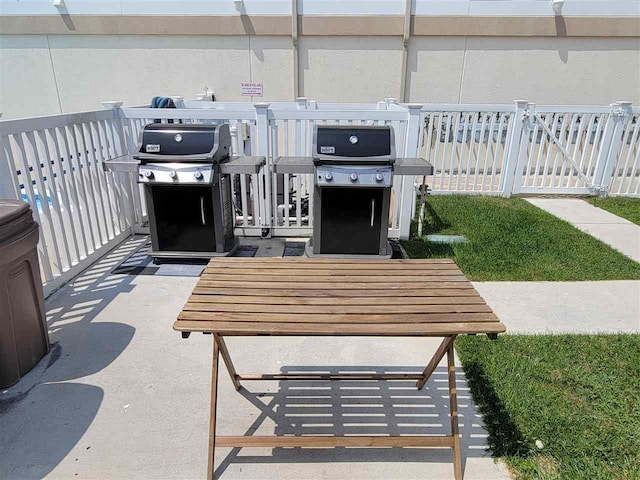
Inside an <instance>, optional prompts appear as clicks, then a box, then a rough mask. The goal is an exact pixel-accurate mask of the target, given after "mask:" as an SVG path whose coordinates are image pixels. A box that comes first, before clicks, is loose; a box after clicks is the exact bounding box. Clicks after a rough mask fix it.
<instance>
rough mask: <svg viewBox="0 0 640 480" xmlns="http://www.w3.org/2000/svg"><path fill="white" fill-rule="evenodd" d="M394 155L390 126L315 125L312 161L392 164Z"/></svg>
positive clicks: (393, 141)
mask: <svg viewBox="0 0 640 480" xmlns="http://www.w3.org/2000/svg"><path fill="white" fill-rule="evenodd" d="M395 158H396V152H395V136H394V132H393V128H392V127H391V126H389V125H384V126H361V127H354V126H351V125H317V126H316V128H315V131H314V135H313V161H314V163H315V164H316V165H319V164H347V163H349V164H367V165H391V164H393V163H394V161H395Z"/></svg>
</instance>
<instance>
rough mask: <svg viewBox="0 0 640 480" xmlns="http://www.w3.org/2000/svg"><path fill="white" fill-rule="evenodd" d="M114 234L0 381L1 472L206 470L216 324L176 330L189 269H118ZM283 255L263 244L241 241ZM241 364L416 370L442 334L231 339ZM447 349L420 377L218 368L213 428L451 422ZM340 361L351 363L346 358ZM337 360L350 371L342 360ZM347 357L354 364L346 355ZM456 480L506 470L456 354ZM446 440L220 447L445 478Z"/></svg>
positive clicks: (353, 471)
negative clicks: (327, 377) (383, 445)
mask: <svg viewBox="0 0 640 480" xmlns="http://www.w3.org/2000/svg"><path fill="white" fill-rule="evenodd" d="M145 240H146V239H145V238H140V237H138V238H137V239H133V240H130V241H129V242H127V243H125V244H124V245H122V246H121V247H120V248H119V249H117V250H116V251H114V252H112V253H111V254H109V255H108V256H107V257H105V258H104V259H103V260H101V261H100V262H98V263H97V264H96V265H95V266H94V267H92V268H91V269H90V270H88V271H87V272H85V273H84V274H82V275H81V276H80V277H78V278H76V279H75V280H74V282H73V284H71V285H68V286H66V287H65V288H63V289H62V290H60V291H58V292H57V293H56V294H54V295H53V296H52V297H51V298H50V299H49V300H48V301H47V304H46V306H47V312H48V321H49V327H50V332H51V341H52V350H51V353H50V354H49V355H48V356H47V357H45V358H44V359H43V360H42V361H41V362H40V363H39V364H38V366H37V367H36V368H35V369H34V370H33V371H31V372H30V373H29V374H28V375H27V376H26V377H25V378H23V379H22V380H21V382H20V383H18V384H17V385H16V386H15V387H12V388H9V389H6V390H4V391H1V390H0V446H1V447H0V478H2V479H9V480H12V479H21V480H22V479H36V478H56V479H74V478H82V479H105V478H108V479H110V480H113V479H153V480H164V479H201V478H205V473H206V464H207V438H208V406H209V385H210V378H211V373H210V366H211V351H212V337H211V336H209V335H197V334H193V335H191V338H189V339H188V340H183V339H181V338H180V334H179V333H177V332H174V331H173V330H172V328H171V326H172V324H173V322H174V320H175V318H176V315H177V314H178V312H179V311H180V309H181V308H182V305H183V304H184V302H185V301H186V299H187V297H188V296H189V294H190V292H191V290H192V289H193V287H194V285H195V283H196V280H197V278H193V277H167V276H164V277H160V276H145V275H138V276H132V275H112V274H111V270H112V269H113V268H114V267H115V266H116V265H118V264H119V263H120V262H121V261H122V259H123V258H124V256H126V255H127V254H129V253H132V252H133V251H134V250H135V248H136V247H137V246H139V245H140V243H141V242H144V241H145ZM245 243H250V244H254V245H258V244H259V245H260V246H261V248H260V250H259V253H266V254H270V255H281V254H282V248H281V247H282V245H281V244H282V241H280V246H278V245H276V243H274V242H273V241H261V240H255V239H253V240H245ZM227 343H228V346H229V349H230V350H231V352H232V355H233V357H234V361H235V363H236V367H237V368H238V370H239V371H241V372H245V373H254V372H278V371H282V372H285V371H291V370H296V371H300V370H307V369H310V368H313V367H318V366H320V367H321V368H322V369H323V370H329V371H337V370H338V369H340V370H341V371H344V370H348V369H350V368H353V367H355V366H359V367H360V369H362V368H364V369H366V370H368V371H376V372H389V371H391V370H392V371H395V372H398V371H403V372H414V371H422V368H423V366H424V364H425V362H427V361H428V359H429V358H430V357H431V353H432V352H433V351H434V350H435V349H436V347H437V345H438V343H439V339H429V338H397V339H392V338H390V339H385V338H339V339H328V338H327V339H323V338H307V337H298V338H296V337H288V338H287V337H281V338H249V337H246V338H245V337H237V338H229V339H228V341H227ZM445 364H446V361H445V363H442V364H441V365H440V366H439V367H438V368H437V369H436V372H435V374H434V375H433V376H432V378H431V380H430V381H429V382H428V383H427V386H426V388H425V389H424V390H423V391H417V390H416V388H415V382H403V381H400V382H374V383H372V382H355V381H354V382H340V383H337V382H333V383H331V382H304V383H302V382H253V383H251V382H247V384H246V389H242V390H241V392H240V393H238V392H236V391H235V390H234V389H233V386H232V384H231V380H230V379H229V377H228V376H227V375H226V371H225V369H224V367H223V366H221V367H220V373H221V377H220V392H219V396H218V402H219V407H218V408H219V410H218V422H219V423H218V429H219V430H218V432H219V433H220V434H222V435H244V434H258V435H259V434H263V435H270V434H274V433H277V434H280V435H291V434H294V435H300V434H311V435H326V434H339V435H349V434H360V435H389V434H391V435H402V434H410V435H420V434H436V435H437V434H443V433H444V432H448V429H449V418H448V415H449V407H448V392H447V374H446V365H445ZM347 366H348V367H347ZM345 367H346V368H345ZM355 368H357V367H355ZM458 403H459V411H460V417H461V422H460V423H461V433H462V456H463V465H464V473H465V479H466V480H473V479H476V480H478V479H486V480H503V479H504V480H506V479H509V475H508V473H507V471H506V468H505V467H504V466H503V465H502V464H500V463H496V462H495V461H494V459H493V458H492V457H491V456H490V454H489V453H488V452H487V432H486V430H485V429H484V427H483V422H482V417H481V416H480V414H479V413H478V411H477V408H476V406H475V404H474V402H473V400H472V398H471V394H470V392H469V389H468V387H467V385H466V381H465V377H464V373H463V372H462V370H461V369H460V368H459V367H458ZM451 462H452V456H451V453H450V450H449V449H402V448H393V449H392V448H388V449H375V448H374V449H360V448H337V449H283V448H274V449H251V448H246V449H228V448H227V449H218V450H217V457H216V471H217V474H218V475H219V478H221V479H222V480H225V479H229V480H231V479H251V480H254V479H278V480H285V479H296V480H298V479H336V480H343V479H345V478H349V479H353V480H357V479H363V480H364V479H367V480H369V479H380V480H383V479H384V480H389V479H398V480H400V479H418V478H420V479H451V478H453V465H452V463H451Z"/></svg>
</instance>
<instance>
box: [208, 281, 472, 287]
mask: <svg viewBox="0 0 640 480" xmlns="http://www.w3.org/2000/svg"><path fill="white" fill-rule="evenodd" d="M372 285H375V287H372ZM197 286H198V287H220V288H234V287H235V288H247V289H260V288H270V289H274V290H275V289H282V290H296V289H298V290H322V289H330V290H336V289H350V290H367V289H369V288H376V289H379V290H381V289H384V290H404V289H407V288H411V289H420V288H422V289H435V288H447V289H454V288H459V289H468V290H471V289H473V285H471V283H470V282H468V281H465V282H414V283H400V282H393V283H382V282H381V283H373V284H372V283H366V282H335V281H333V282H250V281H244V282H237V281H219V280H216V281H210V280H204V279H201V280H200V281H199V282H198V285H197Z"/></svg>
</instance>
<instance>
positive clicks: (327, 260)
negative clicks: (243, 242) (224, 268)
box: [209, 257, 455, 267]
mask: <svg viewBox="0 0 640 480" xmlns="http://www.w3.org/2000/svg"><path fill="white" fill-rule="evenodd" d="M252 262H270V263H277V264H285V263H315V264H320V263H328V264H341V265H347V264H350V263H354V264H356V265H364V264H377V265H382V264H400V263H407V264H437V263H453V264H455V262H454V261H453V260H452V259H450V258H397V259H393V260H389V259H355V258H340V259H337V258H308V257H216V258H212V259H211V261H210V262H209V266H212V267H213V266H215V264H216V263H220V264H223V263H252Z"/></svg>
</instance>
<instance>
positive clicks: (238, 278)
mask: <svg viewBox="0 0 640 480" xmlns="http://www.w3.org/2000/svg"><path fill="white" fill-rule="evenodd" d="M200 278H201V279H202V280H203V281H220V282H223V281H225V282H226V281H231V282H251V283H255V282H269V283H278V282H309V281H311V282H317V283H320V282H344V283H346V282H360V283H388V282H398V283H408V282H411V283H425V282H465V283H467V282H468V280H467V278H466V277H465V276H464V275H462V274H456V273H452V274H450V275H430V276H429V275H389V274H387V275H366V276H365V275H363V276H360V275H314V276H308V275H271V274H268V273H265V274H254V275H235V274H208V273H203V274H202V276H201V277H200Z"/></svg>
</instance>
